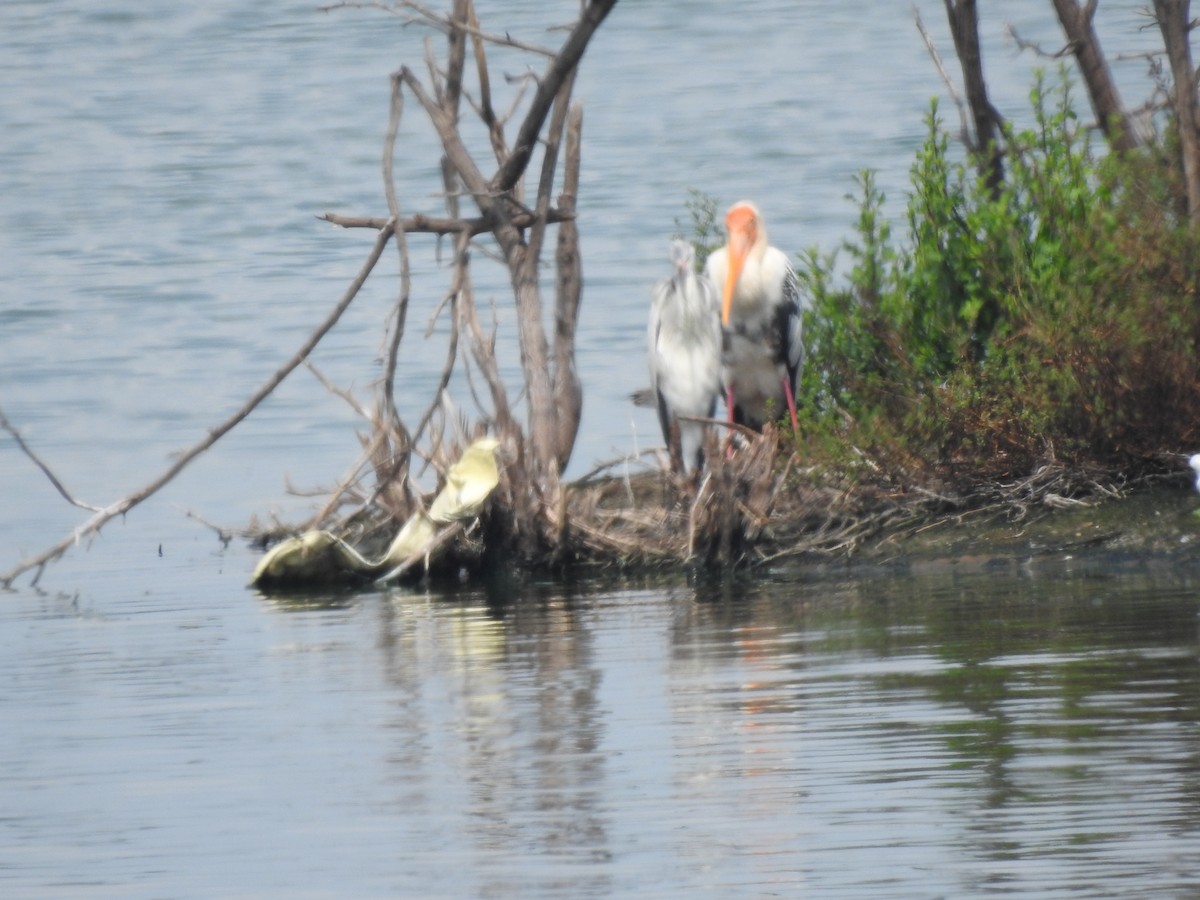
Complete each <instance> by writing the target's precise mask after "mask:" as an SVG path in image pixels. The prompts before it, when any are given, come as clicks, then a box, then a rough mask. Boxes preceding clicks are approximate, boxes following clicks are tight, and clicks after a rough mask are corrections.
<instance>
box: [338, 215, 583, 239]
mask: <svg viewBox="0 0 1200 900" xmlns="http://www.w3.org/2000/svg"><path fill="white" fill-rule="evenodd" d="M317 218H318V219H320V220H321V221H323V222H328V223H330V224H331V225H337V226H338V227H339V228H375V229H379V228H384V227H386V226H387V224H388V223H389V222H390V221H391V220H390V219H386V218H381V217H379V216H343V215H340V214H339V213H331V212H329V213H324V214H323V215H320V216H317ZM574 218H575V213H574V212H573V211H572V212H567V211H564V210H561V209H550V210H547V211H546V221H547V222H548V223H549V224H551V225H553V224H555V223H557V222H566V221H568V220H569V219H574ZM536 219H537V216H536V215H535V214H534V213H532V212H519V213H516V214H515V215H513V216H512V217H510V218H509V220H508V221H509V224H510V225H511V226H512V227H514V228H518V229H521V228H528V227H529V226H531V225H532V224H533V223H534V221H536ZM493 225H494V223H493V222H492V220H491V219H490V218H489V217H487V216H474V217H467V218H439V217H437V216H424V215H414V216H410V217H408V218H407V219H403V220H400V221H397V222H396V223H395V229H396V231H397V232H399V231H403V232H405V233H406V234H414V233H416V234H460V233H463V232H465V233H467V234H468V235H470V236H471V237H475V236H476V235H480V234H486V233H487V232H489V231H491V230H492V228H493Z"/></svg>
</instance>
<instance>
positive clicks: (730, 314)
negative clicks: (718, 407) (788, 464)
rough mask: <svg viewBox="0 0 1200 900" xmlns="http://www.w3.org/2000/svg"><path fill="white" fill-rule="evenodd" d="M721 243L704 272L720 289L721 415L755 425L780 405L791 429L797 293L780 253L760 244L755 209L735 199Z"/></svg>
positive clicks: (798, 356)
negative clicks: (723, 406) (725, 238)
mask: <svg viewBox="0 0 1200 900" xmlns="http://www.w3.org/2000/svg"><path fill="white" fill-rule="evenodd" d="M725 230H726V233H727V235H728V242H727V243H726V245H725V246H724V247H722V248H720V249H719V250H717V251H715V252H714V253H713V254H712V255H710V256H709V257H708V262H707V264H706V265H705V269H704V271H705V275H706V276H707V277H708V278H709V280H710V281H711V282H712V283H713V285H715V286H716V288H717V290H719V291H720V292H721V326H722V329H723V332H724V334H723V337H722V347H721V374H722V381H723V382H724V384H725V402H726V408H727V409H728V413H729V421H730V422H735V423H737V424H740V425H746V426H748V427H751V428H756V429H761V428H762V426H763V425H764V424H765V423H766V422H769V421H773V420H775V419H777V418H779V417H780V416H781V415H782V414H783V410H784V408H785V407H786V409H787V411H788V414H789V415H790V416H791V420H792V429H793V431H795V430H797V429H798V428H799V423H798V422H797V419H796V384H797V379H798V377H799V375H800V365H801V363H802V362H803V360H804V347H803V345H802V343H801V340H800V330H801V309H800V291H799V288H798V287H797V284H796V273H795V272H794V271H793V270H792V266H791V263H789V262H788V258H787V255H786V254H785V253H784V252H783V251H782V250H780V249H778V248H777V247H772V246H770V245H769V244H768V243H767V230H766V227H765V226H764V225H763V221H762V215H761V213H759V211H758V207H756V206H755V205H754V204H753V203H750V202H748V201H745V200H742V201H740V202H738V203H735V204H734V205H733V206H732V207H730V209H729V212H728V213H727V214H726V216H725Z"/></svg>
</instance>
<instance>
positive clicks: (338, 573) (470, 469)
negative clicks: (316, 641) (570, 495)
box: [250, 438, 500, 588]
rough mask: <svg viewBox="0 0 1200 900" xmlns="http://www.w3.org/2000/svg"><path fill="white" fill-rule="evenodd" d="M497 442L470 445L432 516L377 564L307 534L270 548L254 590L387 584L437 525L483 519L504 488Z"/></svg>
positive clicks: (421, 516)
mask: <svg viewBox="0 0 1200 900" xmlns="http://www.w3.org/2000/svg"><path fill="white" fill-rule="evenodd" d="M499 446H500V442H499V441H498V440H496V439H495V438H481V439H480V440H478V441H475V443H473V444H471V446H469V447H468V448H467V449H466V450H465V451H464V452H463V455H462V456H461V457H460V458H459V460H458V462H456V463H455V464H454V465H452V466H451V467H450V471H449V472H448V473H447V474H446V484H445V486H444V487H443V488H442V490H441V491H440V492H439V493H438V495H437V497H435V498H434V501H433V504H432V505H431V506H430V508H429V512H428V513H424V512H421V511H418V512H416V513H414V514H413V515H412V516H411V517H410V518H409V520H408V521H407V522H405V523H404V527H403V528H401V529H400V531H399V533H398V534H397V535H396V536H395V537H394V538H393V539H392V543H391V544H390V545H389V546H388V549H387V552H386V553H384V555H383V558H382V559H380V560H379V561H378V562H376V561H373V560H369V559H367V558H366V557H364V556H363V555H362V554H361V553H359V552H358V551H357V550H355V549H354V548H353V547H351V546H350V545H349V544H347V543H346V542H345V541H343V540H342V539H341V538H339V537H338V536H337V535H334V534H331V533H330V532H328V531H306V532H305V533H304V534H301V535H298V536H297V537H292V538H288V539H287V540H286V541H282V542H280V543H279V544H277V545H276V546H274V547H272V548H271V549H270V550H269V551H268V552H267V553H266V555H265V556H263V558H262V559H261V560H260V561H259V563H258V565H257V566H256V567H255V569H254V575H253V576H252V577H251V578H250V584H251V586H252V587H260V588H270V587H299V588H303V587H308V586H313V587H316V586H321V585H330V584H349V583H354V582H359V583H361V582H362V581H364V580H365V581H375V580H378V581H381V582H382V581H389V580H391V579H392V578H394V577H396V576H397V575H398V574H399V572H398V570H399V568H400V567H401V566H402V565H403V563H404V562H406V561H407V560H409V559H411V558H412V557H414V556H416V555H417V554H419V553H421V552H422V551H423V550H425V548H426V547H429V546H430V545H431V544H432V542H433V541H434V539H435V538H436V537H437V536H438V527H437V526H438V524H443V525H445V524H449V523H452V522H460V521H463V520H465V519H470V518H473V517H474V516H477V515H479V513H480V512H482V510H483V505H484V504H485V503H486V502H487V499H488V497H490V496H491V493H492V491H493V490H495V489H496V485H497V484H499V483H500V471H499V469H498V468H497V467H496V449H497V448H498V447H499Z"/></svg>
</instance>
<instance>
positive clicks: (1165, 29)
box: [1154, 0, 1200, 228]
mask: <svg viewBox="0 0 1200 900" xmlns="http://www.w3.org/2000/svg"><path fill="white" fill-rule="evenodd" d="M1188 6H1189V3H1188V0H1154V17H1155V19H1156V20H1157V21H1158V27H1159V29H1160V30H1161V31H1162V36H1163V46H1164V47H1165V48H1166V51H1167V60H1168V63H1169V64H1170V67H1171V80H1172V81H1173V82H1174V85H1175V96H1174V102H1175V122H1176V127H1177V128H1178V129H1179V153H1180V156H1181V160H1180V162H1181V168H1182V171H1183V181H1184V187H1185V190H1186V194H1187V211H1188V218H1189V219H1190V220H1191V223H1192V227H1193V228H1195V227H1196V226H1197V225H1198V224H1200V135H1198V134H1197V131H1196V127H1197V111H1196V76H1195V70H1194V69H1193V68H1192V51H1191V47H1190V46H1189V43H1188V34H1189V32H1190V31H1191V23H1190V21H1189V19H1188V15H1189V13H1188Z"/></svg>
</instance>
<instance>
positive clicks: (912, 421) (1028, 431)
mask: <svg viewBox="0 0 1200 900" xmlns="http://www.w3.org/2000/svg"><path fill="white" fill-rule="evenodd" d="M1031 104H1032V109H1033V121H1034V124H1033V126H1032V127H1030V128H1028V129H1026V130H1024V131H1020V132H1014V131H1011V130H1010V131H1008V132H1007V133H1006V134H1005V136H1004V145H1005V148H1006V154H1005V159H1004V161H1005V169H1006V173H1005V175H1006V177H1005V181H1004V183H1003V184H1002V185H1001V186H999V188H998V189H996V190H993V189H990V188H989V187H988V185H987V184H986V183H985V182H984V181H983V180H982V179H981V178H980V177H979V176H977V175H976V173H975V172H974V170H973V169H972V168H971V167H970V161H969V160H968V161H956V160H955V159H953V158H952V156H951V153H950V148H949V144H948V140H947V138H946V136H945V134H944V132H943V131H942V129H941V127H940V123H939V121H938V117H937V109H936V104H935V105H934V106H933V107H932V108H931V111H930V113H929V116H928V118H927V126H928V133H927V136H926V139H925V141H924V143H923V145H922V147H921V148H920V150H919V151H918V153H917V155H916V158H915V161H914V163H913V166H912V175H911V184H912V190H911V193H910V195H909V199H908V206H907V215H906V222H907V226H908V233H907V240H906V242H905V244H904V245H903V246H901V247H899V248H897V247H895V246H894V244H893V242H892V238H891V235H890V230H889V228H888V225H887V223H886V221H885V220H884V219H883V218H882V216H881V208H882V204H883V200H884V198H883V197H882V195H881V194H880V193H879V191H878V189H877V187H876V185H875V181H874V178H873V176H872V175H871V173H869V172H867V173H863V174H862V175H861V176H859V178H858V180H857V184H858V189H859V196H858V200H857V203H858V209H859V214H858V220H857V223H856V227H855V237H854V238H853V239H851V240H847V241H846V242H845V243H844V244H843V246H842V247H841V248H840V251H841V252H842V253H845V254H847V256H848V261H849V268H848V274H847V275H846V276H845V281H846V283H845V284H842V285H840V286H838V285H835V279H836V275H835V264H836V258H835V257H834V256H832V255H830V256H822V255H821V254H819V253H818V252H817V251H816V250H809V251H807V252H805V253H803V254H801V258H800V266H799V274H800V277H801V282H802V284H803V286H804V288H805V290H806V292H807V293H808V295H809V298H810V303H811V313H810V316H809V322H808V325H807V342H808V344H809V357H808V362H807V364H806V369H805V374H804V378H803V384H802V391H801V393H802V396H803V397H804V400H805V403H804V406H805V418H806V431H807V434H808V436H809V441H808V442H809V443H810V444H811V445H813V446H816V447H821V448H829V447H831V446H836V445H838V444H839V443H840V444H841V445H843V446H857V447H860V448H863V449H868V448H869V449H870V450H871V451H872V453H873V456H874V457H875V458H876V459H878V460H881V461H883V462H884V463H885V464H889V463H890V464H895V465H896V466H898V467H903V468H906V469H911V468H913V467H921V468H926V469H936V470H938V471H939V472H941V473H942V474H962V475H965V476H968V477H997V476H1002V475H1011V474H1019V473H1022V472H1027V471H1029V470H1030V469H1031V468H1033V467H1035V466H1037V465H1038V464H1040V463H1042V462H1044V461H1047V460H1049V459H1058V460H1061V461H1064V462H1067V463H1069V464H1074V465H1080V466H1083V465H1108V466H1114V465H1115V466H1124V467H1136V466H1137V465H1138V464H1139V462H1140V461H1144V460H1146V459H1147V458H1149V457H1151V456H1152V455H1153V454H1155V453H1157V452H1160V451H1164V450H1181V449H1197V447H1198V445H1200V357H1198V355H1197V347H1198V344H1200V312H1198V311H1197V309H1196V303H1195V300H1196V285H1195V281H1196V266H1195V259H1196V249H1197V245H1196V241H1195V239H1194V236H1193V235H1192V233H1191V232H1190V231H1189V229H1188V226H1187V222H1186V219H1185V218H1184V217H1183V216H1181V215H1180V212H1179V208H1178V204H1177V202H1176V198H1177V197H1178V193H1179V188H1178V179H1177V177H1176V176H1174V175H1173V174H1172V172H1171V169H1170V167H1169V166H1166V165H1164V163H1163V160H1164V159H1170V158H1172V157H1171V156H1170V154H1169V152H1167V151H1166V150H1165V149H1164V147H1162V146H1158V147H1154V148H1151V150H1149V151H1146V152H1145V153H1141V154H1137V155H1131V156H1125V157H1117V156H1115V155H1105V154H1099V153H1097V152H1096V151H1095V150H1094V149H1093V147H1092V145H1091V141H1090V139H1089V136H1088V132H1087V130H1086V129H1085V128H1083V127H1081V125H1080V123H1079V122H1078V120H1077V118H1076V116H1075V114H1074V112H1073V108H1072V103H1071V91H1070V85H1069V82H1068V81H1067V80H1066V78H1065V77H1063V78H1062V80H1061V82H1060V83H1059V85H1058V86H1057V87H1055V88H1054V89H1053V90H1048V89H1047V88H1046V85H1045V82H1044V80H1043V79H1042V78H1041V77H1040V76H1039V77H1038V79H1037V80H1036V82H1035V84H1034V87H1033V90H1032V92H1031ZM807 449H809V450H812V449H813V447H812V446H810V447H809V448H807Z"/></svg>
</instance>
